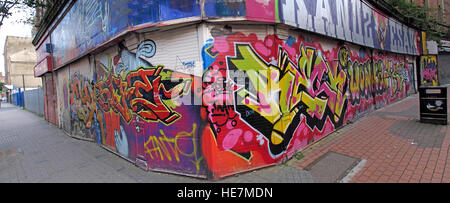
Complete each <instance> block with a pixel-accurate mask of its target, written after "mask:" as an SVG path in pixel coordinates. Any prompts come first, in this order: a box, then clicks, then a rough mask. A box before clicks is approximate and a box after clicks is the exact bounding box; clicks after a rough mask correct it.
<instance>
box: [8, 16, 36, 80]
mask: <svg viewBox="0 0 450 203" xmlns="http://www.w3.org/2000/svg"><path fill="white" fill-rule="evenodd" d="M23 15H24V14H23V13H21V12H17V13H14V14H13V15H12V16H11V17H10V18H8V19H5V20H3V25H2V26H1V27H0V72H2V73H3V76H4V75H5V60H4V56H3V53H4V48H5V40H6V36H17V37H31V28H32V27H31V25H25V24H23V23H16V20H17V19H20V18H21V17H22V16H23Z"/></svg>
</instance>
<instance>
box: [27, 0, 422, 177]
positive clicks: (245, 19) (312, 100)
mask: <svg viewBox="0 0 450 203" xmlns="http://www.w3.org/2000/svg"><path fill="white" fill-rule="evenodd" d="M175 2H176V3H175ZM60 10H61V12H59V14H58V15H57V16H56V17H55V19H54V20H53V21H52V22H51V23H49V24H50V25H49V26H48V27H47V28H45V29H44V28H43V29H44V30H43V31H42V30H41V32H40V33H43V34H40V35H38V36H37V37H36V38H35V39H34V44H35V46H36V51H37V58H38V65H37V66H36V67H35V74H36V76H39V77H42V79H43V81H44V87H45V92H46V93H45V96H46V99H45V101H46V110H45V111H46V113H45V117H46V119H47V120H49V121H50V122H52V123H54V124H55V125H57V126H59V127H60V128H62V129H63V130H64V131H65V132H67V134H69V135H70V136H73V137H77V138H80V139H85V140H90V141H93V142H97V143H98V144H99V145H101V146H102V147H104V148H107V149H108V150H110V151H112V152H114V153H117V154H118V155H120V156H121V157H123V158H125V159H127V160H129V161H131V162H133V163H135V164H136V165H137V166H139V167H142V168H144V169H147V170H153V171H164V172H170V173H176V174H182V175H187V176H195V177H202V178H213V179H216V178H222V177H226V176H229V175H233V174H237V173H241V172H245V171H249V170H254V169H258V168H262V167H267V166H271V165H274V164H279V163H282V162H284V161H286V160H288V159H290V158H291V157H292V156H293V155H294V153H295V152H297V151H299V150H302V149H304V148H305V147H307V146H309V145H311V144H312V143H315V142H317V141H318V140H320V139H321V138H323V137H325V136H327V135H328V134H330V133H332V132H333V131H335V130H336V129H338V128H340V127H342V126H344V125H346V124H347V123H349V122H351V121H354V120H356V119H358V118H359V117H361V116H363V115H364V114H365V113H367V112H370V111H373V110H374V109H377V108H380V107H382V106H385V105H387V104H390V103H392V102H395V101H398V100H400V99H402V98H405V97H406V96H407V95H408V94H409V93H411V92H414V89H415V88H414V87H415V84H414V81H416V80H417V78H416V77H415V76H416V72H415V70H416V67H417V59H418V56H420V54H421V48H420V44H421V43H420V34H419V32H418V31H417V30H414V29H413V28H410V27H408V26H407V25H405V24H403V23H401V22H399V21H398V20H396V19H394V18H391V17H389V16H387V15H386V14H384V13H382V12H380V11H378V10H377V9H375V8H374V7H373V6H372V5H370V4H368V3H367V2H366V1H360V0H337V1H334V0H329V1H328V0H325V1H304V0H293V1H286V0H279V1H276V0H237V1H236V0H233V1H214V0H206V1H197V0H182V1H169V0H161V1H150V0H141V1H138V0H129V1H114V0H78V1H68V3H67V4H65V5H64V6H63V8H61V9H60Z"/></svg>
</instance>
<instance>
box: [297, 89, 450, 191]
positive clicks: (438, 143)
mask: <svg viewBox="0 0 450 203" xmlns="http://www.w3.org/2000/svg"><path fill="white" fill-rule="evenodd" d="M418 120H419V97H418V95H413V96H410V97H408V98H406V99H404V100H402V101H399V102H397V103H394V104H392V105H390V106H387V107H385V108H382V109H379V110H377V111H374V112H372V113H369V114H368V115H367V116H365V117H363V118H361V119H359V120H358V121H356V122H355V123H353V124H350V125H347V126H345V127H343V128H342V129H340V130H338V131H336V132H335V133H333V134H331V135H329V136H328V137H326V138H324V139H323V140H321V141H319V142H318V143H316V144H314V145H312V146H311V147H309V148H307V149H305V150H304V151H303V152H302V153H303V155H304V158H302V159H300V160H296V159H293V160H291V161H290V162H288V164H289V165H290V166H292V167H294V168H297V169H301V170H303V169H305V168H307V166H308V165H310V164H312V163H314V162H316V161H317V160H318V159H320V158H321V156H323V155H325V154H326V153H329V152H335V153H338V154H342V155H346V156H350V157H354V158H358V159H360V160H362V162H360V163H361V164H360V169H359V170H358V171H356V172H355V174H354V176H353V177H351V178H350V179H349V181H348V182H351V183H378V182H382V183H408V182H409V183H430V182H432V183H441V182H445V183H450V155H449V153H450V151H449V146H450V129H449V128H448V126H443V125H433V124H423V123H420V122H419V121H418Z"/></svg>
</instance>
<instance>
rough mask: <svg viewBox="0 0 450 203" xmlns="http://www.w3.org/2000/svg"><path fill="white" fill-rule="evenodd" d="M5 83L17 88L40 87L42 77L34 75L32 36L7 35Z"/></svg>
mask: <svg viewBox="0 0 450 203" xmlns="http://www.w3.org/2000/svg"><path fill="white" fill-rule="evenodd" d="M4 50H5V51H4V57H5V71H6V73H5V83H6V84H7V85H13V86H14V87H17V88H24V85H25V88H37V87H42V79H41V78H39V77H34V67H35V65H36V52H35V48H34V46H33V43H32V38H29V37H15V36H7V37H6V41H5V49H4Z"/></svg>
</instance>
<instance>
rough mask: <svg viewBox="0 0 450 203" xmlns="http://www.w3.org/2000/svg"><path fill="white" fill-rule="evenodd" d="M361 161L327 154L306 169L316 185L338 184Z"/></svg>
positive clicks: (340, 155)
mask: <svg viewBox="0 0 450 203" xmlns="http://www.w3.org/2000/svg"><path fill="white" fill-rule="evenodd" d="M360 161H361V160H360V159H358V158H354V157H350V156H347V155H343V154H339V153H336V152H327V153H326V154H324V155H323V156H321V157H319V158H318V159H317V160H316V161H314V162H313V163H311V164H310V165H309V166H307V167H306V168H305V170H306V171H308V172H310V173H311V175H312V177H313V179H314V182H316V183H337V182H339V181H340V180H342V179H343V178H344V177H345V176H346V175H347V174H348V173H349V172H350V171H351V170H352V169H353V168H354V167H355V166H356V165H357V164H358V163H359V162H360Z"/></svg>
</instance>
